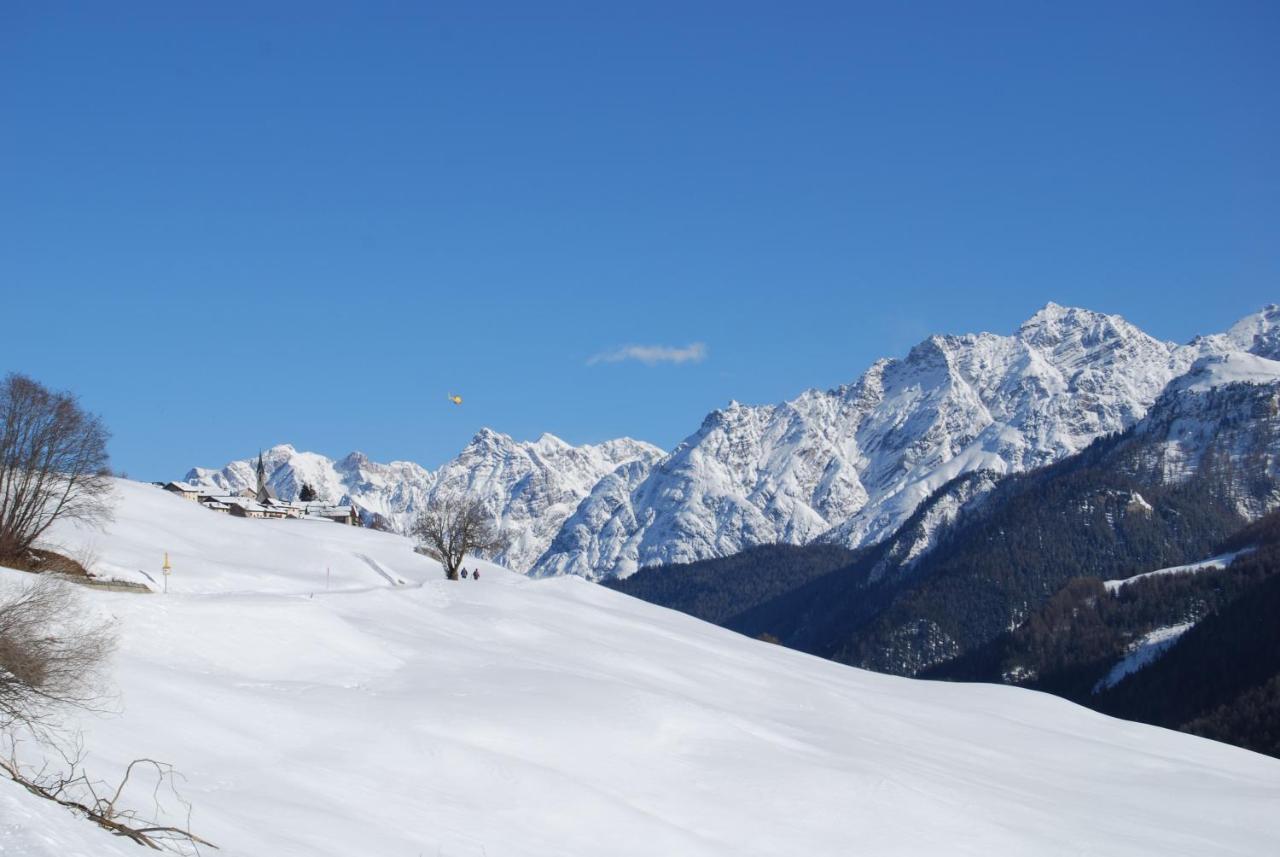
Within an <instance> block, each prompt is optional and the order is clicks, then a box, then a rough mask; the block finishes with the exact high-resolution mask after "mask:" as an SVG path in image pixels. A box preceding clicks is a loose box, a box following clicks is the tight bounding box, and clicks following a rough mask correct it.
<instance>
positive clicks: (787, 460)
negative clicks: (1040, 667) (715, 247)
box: [188, 304, 1280, 579]
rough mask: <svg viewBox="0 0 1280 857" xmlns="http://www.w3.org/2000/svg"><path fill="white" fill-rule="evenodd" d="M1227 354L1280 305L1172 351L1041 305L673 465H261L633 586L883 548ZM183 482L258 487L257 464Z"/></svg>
mask: <svg viewBox="0 0 1280 857" xmlns="http://www.w3.org/2000/svg"><path fill="white" fill-rule="evenodd" d="M1233 354H1252V355H1255V356H1256V357H1262V358H1272V359H1274V358H1278V357H1280V307H1277V306H1274V305H1273V306H1269V307H1267V308H1266V309H1264V310H1262V311H1261V312H1258V313H1255V314H1253V315H1251V316H1248V317H1246V318H1245V319H1242V320H1241V321H1240V322H1239V323H1237V324H1236V325H1234V326H1233V327H1232V328H1231V329H1230V330H1228V331H1226V332H1225V333H1218V334H1212V335H1207V336H1202V337H1198V338H1197V339H1196V340H1194V341H1193V342H1191V343H1189V344H1187V345H1178V344H1175V343H1171V342H1164V341H1161V340H1158V339H1155V338H1153V337H1151V336H1149V335H1147V334H1146V333H1144V332H1143V331H1141V330H1140V329H1138V328H1137V327H1135V326H1134V325H1132V324H1130V323H1128V322H1127V321H1125V320H1124V319H1123V318H1120V317H1119V316H1115V315H1104V314H1101V313H1096V312H1091V311H1088V310H1083V309H1072V308H1066V307H1061V306H1058V305H1056V304H1049V305H1047V306H1046V307H1045V308H1044V309H1042V310H1041V311H1039V312H1038V313H1036V314H1035V315H1034V316H1032V317H1031V318H1030V319H1028V320H1027V321H1026V322H1025V323H1024V324H1023V325H1022V326H1021V327H1020V328H1019V329H1018V330H1017V332H1015V333H1014V334H1013V335H1010V336H1001V335H996V334H991V333H980V334H969V335H963V336H932V337H929V338H928V339H927V340H925V341H924V342H922V343H921V344H920V345H918V346H916V347H915V348H913V349H912V350H911V352H910V353H909V354H908V355H907V356H906V357H905V358H902V359H884V360H880V361H877V362H876V363H875V364H874V365H873V366H872V367H871V368H870V369H869V370H867V372H866V373H865V374H864V375H863V376H862V377H861V378H860V379H858V380H857V381H856V382H855V383H852V384H850V385H847V386H843V387H839V388H836V389H833V390H827V391H820V390H808V391H806V392H804V393H802V394H801V395H800V396H798V397H796V398H795V399H792V400H791V401H787V402H783V403H781V404H776V405H763V406H749V405H742V404H739V403H737V402H732V403H730V405H729V406H728V407H726V408H724V409H722V410H717V411H714V412H712V413H711V414H709V415H708V416H707V418H706V419H705V420H704V421H703V423H702V425H701V427H700V428H699V429H698V430H697V431H696V432H694V433H693V434H692V435H690V436H689V437H688V438H686V439H685V440H684V441H683V442H682V443H681V444H680V445H679V446H677V447H676V449H675V450H674V451H672V452H671V453H670V454H667V455H665V456H664V455H663V454H662V453H661V451H660V450H658V449H657V448H656V447H653V446H651V445H648V444H644V443H641V442H639V441H633V440H619V441H611V442H609V443H605V444H600V445H598V446H584V447H573V446H570V445H568V444H565V443H564V442H562V441H560V440H559V439H557V438H553V437H551V436H549V435H544V436H543V438H541V439H540V440H538V441H536V442H532V443H520V442H517V441H514V440H513V439H511V438H510V437H507V436H505V435H501V434H497V433H495V432H491V431H488V430H485V431H482V432H481V433H480V434H478V435H477V436H476V437H475V438H474V439H473V440H472V441H471V443H470V444H468V446H467V447H466V449H464V450H463V452H462V454H461V455H460V456H459V457H458V458H457V459H455V460H454V461H451V462H449V463H448V464H446V465H444V466H443V467H442V468H441V469H440V470H438V471H435V472H434V473H433V472H430V471H427V470H425V469H423V468H421V467H419V466H417V465H414V464H410V463H406V462H395V463H392V464H388V465H380V464H375V463H373V462H369V461H368V460H367V459H365V458H364V457H363V456H359V455H356V454H353V455H351V456H348V457H347V458H345V459H342V460H341V461H339V462H332V461H330V460H329V459H325V458H323V457H322V456H316V455H314V454H311V453H299V452H296V451H295V450H293V448H292V447H288V446H282V447H274V448H273V449H272V450H271V451H270V452H269V453H268V456H267V460H268V469H269V470H270V471H271V472H272V477H271V481H272V485H273V487H274V488H275V489H276V490H277V492H278V493H280V494H281V495H282V496H293V495H294V494H295V493H296V491H297V490H298V489H299V488H300V487H301V482H302V481H307V482H310V483H311V484H312V485H313V486H314V487H316V488H317V490H318V491H319V492H320V493H321V496H322V497H323V498H324V499H328V500H333V501H336V500H338V499H340V498H341V497H344V496H345V497H350V498H351V499H352V500H353V501H355V502H356V503H357V504H358V505H360V506H361V507H362V508H364V509H367V510H370V511H374V512H378V513H379V514H382V515H385V516H387V517H389V518H391V519H392V520H394V521H396V522H398V523H401V524H403V523H404V522H406V521H407V520H408V518H410V517H411V516H412V514H413V513H414V512H415V511H416V510H418V509H420V508H421V507H422V505H423V503H425V502H428V501H429V500H430V498H431V497H432V496H433V493H434V492H438V491H445V490H449V491H452V490H457V489H459V488H466V489H467V490H470V491H473V492H475V493H477V494H478V495H479V496H480V497H481V498H482V499H483V500H484V502H485V503H486V505H488V506H489V508H490V509H491V510H492V511H493V512H494V514H495V516H497V517H498V518H500V520H501V521H502V523H503V524H504V526H507V527H509V528H510V529H512V530H513V532H514V533H515V534H516V536H517V542H516V545H515V546H514V547H513V548H512V549H511V551H509V552H508V553H507V554H506V555H504V556H502V557H499V558H498V559H499V560H501V561H503V562H505V563H507V564H508V565H509V566H510V567H511V568H514V569H517V570H520V571H529V572H531V573H533V574H534V575H537V576H552V575H558V574H577V575H581V576H584V577H588V578H593V579H594V578H601V577H610V576H626V575H628V574H630V573H632V572H634V571H635V570H636V569H638V568H640V567H641V566H643V565H649V564H656V563H670V562H689V561H693V560H698V559H705V558H709V557H715V556H724V555H728V554H732V553H735V552H737V551H739V550H742V549H743V548H746V547H750V546H753V545H757V544H763V543H770V542H786V543H792V544H800V543H805V542H809V541H813V540H817V539H822V540H826V541H831V542H836V543H839V544H844V545H848V546H851V547H856V546H860V545H864V544H869V543H872V542H876V541H880V540H882V539H884V538H886V537H888V536H889V535H891V534H893V533H894V532H895V531H896V530H897V529H898V528H899V527H900V526H901V525H902V524H903V523H904V522H905V521H906V520H907V519H908V518H909V517H910V516H911V514H912V512H914V511H915V509H916V508H917V507H918V506H919V505H920V503H921V502H922V501H923V500H925V499H926V498H928V497H929V496H930V495H931V494H932V493H933V492H934V491H936V490H937V489H938V488H939V487H940V486H942V485H944V484H946V483H947V482H949V481H950V480H952V479H954V478H955V477H956V476H959V475H962V474H965V473H970V472H974V471H978V470H983V471H990V472H992V473H995V474H1000V473H1009V472H1018V471H1022V470H1026V469H1029V468H1032V467H1037V466H1040V465H1043V464H1047V463H1050V462H1052V461H1055V460H1058V459H1060V458H1062V457H1064V456H1067V455H1070V454H1072V453H1074V452H1077V451H1079V450H1080V449H1082V448H1083V447H1085V446H1087V445H1088V444H1089V443H1090V442H1092V441H1093V440H1094V439H1096V438H1098V437H1099V436H1101V435H1104V434H1107V433H1110V432H1115V431H1119V430H1122V429H1126V428H1129V427H1130V426H1132V425H1134V424H1135V423H1136V422H1137V421H1138V420H1140V419H1141V418H1142V417H1143V416H1144V415H1145V414H1146V412H1147V410H1148V409H1149V408H1150V407H1151V405H1152V403H1153V402H1155V401H1156V399H1157V397H1158V396H1159V395H1160V393H1161V392H1162V391H1163V390H1164V389H1165V387H1166V386H1167V385H1168V384H1169V383H1170V382H1171V381H1173V380H1174V379H1177V378H1180V377H1182V376H1184V375H1186V373H1188V372H1189V371H1191V370H1192V367H1193V364H1195V365H1196V366H1198V367H1200V368H1201V369H1202V368H1203V366H1204V365H1205V364H1203V363H1200V364H1197V361H1198V360H1200V359H1201V358H1215V357H1224V356H1226V355H1233ZM1230 359H1233V360H1235V363H1236V365H1237V366H1238V364H1239V363H1240V360H1239V359H1237V358H1230ZM188 479H189V480H193V481H205V482H210V483H213V484H218V485H220V486H224V487H229V488H239V487H243V486H246V485H250V484H252V460H251V459H245V460H243V461H239V462H233V463H232V464H230V465H228V466H227V467H225V468H223V469H222V470H221V471H209V470H203V469H200V468H197V469H195V470H193V471H191V473H190V474H188Z"/></svg>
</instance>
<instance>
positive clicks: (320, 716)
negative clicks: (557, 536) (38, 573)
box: [0, 482, 1280, 857]
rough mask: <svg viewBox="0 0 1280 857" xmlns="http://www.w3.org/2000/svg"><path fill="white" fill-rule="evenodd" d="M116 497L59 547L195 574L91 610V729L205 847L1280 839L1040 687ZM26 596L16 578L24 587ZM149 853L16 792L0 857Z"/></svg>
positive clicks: (1105, 843)
mask: <svg viewBox="0 0 1280 857" xmlns="http://www.w3.org/2000/svg"><path fill="white" fill-rule="evenodd" d="M116 491H117V500H118V511H117V514H116V520H115V522H114V523H112V524H110V525H108V527H107V528H106V531H105V532H104V533H97V534H92V533H89V532H87V531H83V530H79V529H76V528H66V527H64V528H62V529H61V530H60V532H59V533H58V537H59V538H58V541H59V544H60V545H61V546H62V547H63V548H64V549H66V550H70V551H76V550H80V551H82V552H84V553H86V555H87V553H88V551H87V550H85V549H86V548H88V547H89V546H90V543H92V549H93V550H92V552H93V553H94V554H96V555H97V556H98V557H99V561H100V562H101V563H103V564H108V565H109V566H110V567H111V568H112V569H120V568H129V567H131V566H133V565H135V564H139V563H142V564H145V563H147V562H150V563H151V567H152V568H154V567H155V566H157V565H158V564H159V559H160V555H161V552H162V551H163V550H169V551H170V554H171V558H173V559H174V563H173V564H174V574H173V578H172V580H171V587H170V593H169V594H168V595H161V594H134V593H126V592H109V591H98V590H85V591H84V597H85V600H86V603H87V604H88V606H89V608H90V609H91V610H92V611H93V612H95V613H96V614H98V615H101V616H104V617H111V618H112V619H113V621H114V622H115V624H116V626H117V627H118V630H119V634H120V647H119V651H118V653H117V655H116V656H115V659H114V663H113V675H114V681H115V687H116V690H115V698H116V705H115V707H116V709H117V713H115V714H112V715H85V716H81V717H78V718H77V720H78V725H79V726H80V727H81V728H82V729H83V730H84V738H85V742H86V744H87V746H88V748H89V750H90V757H89V759H88V764H89V766H90V768H91V769H92V770H93V771H94V772H95V773H96V774H97V775H99V776H102V777H104V778H107V779H112V778H115V777H117V776H118V775H119V773H120V771H121V770H122V769H123V766H124V765H125V764H126V763H127V762H128V760H130V759H132V758H134V757H137V756H150V757H155V758H160V759H163V760H166V761H169V762H172V763H174V764H175V765H176V766H177V767H178V768H179V769H180V770H181V772H182V773H183V775H184V776H185V778H186V779H185V782H184V783H183V785H182V791H183V794H184V796H185V797H186V798H187V799H189V800H190V801H191V803H192V804H193V806H194V813H193V815H192V817H191V825H192V827H193V828H194V829H195V830H196V831H197V832H198V833H200V834H201V835H202V836H205V837H206V838H208V839H210V840H212V841H213V842H215V843H217V844H218V845H220V846H222V849H223V850H222V851H220V852H217V853H220V854H226V855H229V857H233V856H234V855H262V857H304V856H305V857H326V855H334V857H339V855H340V857H350V855H357V854H371V855H372V854H376V855H406V857H416V855H485V857H505V855H520V857H539V855H547V857H550V855H556V857H571V856H572V855H583V857H599V855H602V854H608V855H644V857H651V855H655V854H661V855H669V857H676V855H698V857H710V855H724V857H753V855H759V857H764V856H765V855H768V857H775V855H780V854H805V855H845V854H874V855H877V857H893V855H933V854H948V855H965V854H973V855H1010V857H1013V855H1017V857H1034V855H1079V854H1086V853H1087V854H1093V855H1126V857H1142V855H1152V857H1156V855H1158V856H1159V857H1173V855H1188V857H1190V855H1196V857H1201V855H1210V854H1220V855H1264V854H1271V853H1273V850H1274V846H1275V843H1276V842H1277V841H1280V814H1277V813H1276V812H1275V807H1276V805H1277V803H1278V802H1280V761H1277V760H1275V759H1271V758H1268V757H1264V756H1261V755H1258V754H1254V753H1250V752H1247V751H1245V750H1241V749H1238V748H1235V747H1230V746H1227V745H1223V744H1218V743H1214V742H1211V741H1207V740H1204V739H1200V738H1196V737H1193V736H1189V735H1184V734H1180V733H1176V732H1172V731H1167V730H1163V729H1158V728H1154V727H1150V726H1145V725H1140V724H1133V723H1127V722H1124V721H1120V720H1115V719H1112V718H1108V717H1105V716H1102V715H1099V714H1096V713H1094V712H1091V711H1089V710H1087V709H1084V708H1081V707H1079V706H1076V705H1072V704H1070V703H1068V702H1065V701H1063V700H1060V699H1056V698H1054V697H1051V696H1048V695H1044V694H1039V693H1035V692H1031V691H1026V690H1022V689H1018V688H1011V687H1004V686H997V685H977V684H974V685H963V684H953V683H946V682H936V683H935V682H924V681H916V680H911V679H904V678H897V677H892V676H884V675H877V674H874V673H869V672H864V671H861V670H856V669H852V668H849V667H845V666H841V665H838V664H835V663H831V662H828V661H823V660H820V659H817V658H813V657H810V656H807V655H804V654H801V653H798V652H794V651H790V650H788V649H785V648H781V647H779V646H774V645H770V644H767V643H762V642H758V641H755V640H750V639H747V638H745V637H742V636H739V635H736V634H734V633H732V632H729V631H726V630H724V629H721V628H718V627H715V626H713V625H709V624H706V623H703V622H700V621H698V620H696V619H693V618H692V617H689V616H685V615H683V614H680V613H677V612H674V611H668V610H665V609H662V608H658V607H655V606H653V605H650V604H647V603H644V602H641V601H638V600H634V599H631V598H628V597H627V596H624V595H621V594H619V593H616V592H613V591H611V590H608V589H605V588H603V587H599V586H596V585H593V584H591V583H588V582H586V581H583V580H580V579H578V578H576V577H564V578H556V579H550V580H535V579H530V578H527V577H524V576H521V575H517V574H514V573H510V572H505V571H503V570H501V569H497V568H491V567H486V568H485V570H484V574H483V576H482V578H481V580H479V581H458V582H448V581H445V580H442V579H440V574H439V569H438V567H437V566H435V564H434V563H432V562H430V561H429V560H426V559H424V558H423V557H420V556H418V555H416V554H414V553H413V552H412V551H411V550H410V548H409V545H408V543H407V542H406V541H405V540H403V539H401V538H399V537H397V536H392V535H386V534H380V533H374V532H369V531H365V530H360V529H357V528H350V527H343V526H340V525H337V524H330V523H314V522H306V521H260V520H244V519H232V518H226V517H221V516H218V515H215V514H212V513H209V512H206V511H204V510H201V509H198V508H197V507H196V506H195V505H194V504H192V503H190V502H189V501H184V500H182V499H179V498H177V497H174V496H170V495H168V494H166V493H164V492H163V491H161V490H160V489H158V488H154V487H152V486H147V485H139V484H136V483H128V482H118V483H117V484H116ZM308 545H309V547H308ZM359 556H368V557H371V558H374V559H375V560H376V561H377V563H378V564H379V565H381V566H382V567H384V568H385V570H386V571H387V572H388V574H389V575H390V576H391V577H393V578H395V579H403V580H405V581H407V582H408V583H407V585H391V584H389V583H388V581H387V580H386V579H384V578H383V576H382V575H380V574H376V573H374V572H373V571H372V570H370V569H369V567H368V565H367V564H365V563H364V561H363V560H356V559H349V557H359ZM322 559H323V560H324V561H325V562H329V563H332V564H333V565H334V574H335V577H336V578H337V584H336V585H335V586H334V587H333V588H332V589H331V590H330V591H327V592H326V591H324V590H323V589H321V588H319V586H318V581H319V577H318V568H317V566H318V564H319V562H320V560H322ZM340 559H341V560H342V562H341V563H340V562H339V560H340ZM240 563H245V564H244V565H243V566H241V565H240ZM362 565H363V566H364V568H363V569H362V568H361V566H362ZM339 569H340V571H339ZM27 580H29V578H28V577H27V576H26V575H23V574H20V573H18V572H9V571H0V587H4V588H9V587H14V586H18V585H22V584H23V583H25V582H26V581H27ZM149 797H150V792H149V790H148V789H146V788H145V786H143V787H142V788H141V791H140V792H139V793H138V794H136V795H134V799H135V800H136V801H138V802H143V801H145V802H146V803H145V805H147V806H149ZM166 806H168V807H169V808H170V809H172V810H174V811H175V813H176V810H177V807H176V806H175V805H173V804H172V802H169V803H168V804H166ZM167 818H168V820H170V821H183V822H185V816H184V815H181V814H180V813H176V814H175V815H173V816H168V817H167ZM139 853H141V852H140V851H139V850H138V849H137V848H136V847H134V846H131V845H126V844H122V843H120V841H119V840H116V839H113V838H111V837H110V836H108V835H107V834H105V833H102V832H101V831H98V830H96V829H95V828H93V827H91V826H90V825H89V824H87V823H86V822H84V821H82V820H78V819H75V818H73V817H72V816H71V815H69V814H63V813H62V811H61V810H59V809H58V808H56V807H53V806H52V805H50V804H47V803H44V802H41V801H39V800H38V799H36V798H34V797H33V796H31V795H29V794H27V793H25V792H22V791H21V790H19V789H17V788H16V787H15V786H13V785H12V784H10V783H3V782H0V854H4V855H8V854H15V855H17V854H21V855H24V857H55V855H56V857H68V855H103V857H116V855H120V854H139Z"/></svg>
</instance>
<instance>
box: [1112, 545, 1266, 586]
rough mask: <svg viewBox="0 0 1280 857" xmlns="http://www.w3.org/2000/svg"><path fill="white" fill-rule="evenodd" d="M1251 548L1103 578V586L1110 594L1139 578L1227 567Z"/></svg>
mask: <svg viewBox="0 0 1280 857" xmlns="http://www.w3.org/2000/svg"><path fill="white" fill-rule="evenodd" d="M1252 552H1253V548H1242V549H1241V550H1238V551H1231V552H1229V553H1224V554H1220V555H1218V556H1215V557H1210V558H1209V559H1202V560H1200V561H1199V562H1190V563H1187V564H1185V565H1173V566H1169V567H1168V568H1157V569H1156V570H1155V571H1147V572H1143V573H1142V574H1135V575H1134V576H1133V577H1124V578H1120V579H1119V580H1104V581H1103V582H1102V584H1103V586H1105V587H1106V588H1107V591H1108V592H1110V593H1111V594H1112V595H1114V594H1115V593H1117V592H1119V591H1120V590H1121V589H1123V588H1124V587H1125V586H1126V585H1128V584H1130V583H1136V582H1137V581H1139V580H1145V579H1147V578H1149V577H1159V576H1161V575H1165V574H1195V573H1196V572H1197V571H1210V570H1212V569H1218V568H1228V567H1229V566H1230V565H1231V563H1233V562H1235V560H1236V557H1238V556H1244V555H1246V554H1249V553H1252Z"/></svg>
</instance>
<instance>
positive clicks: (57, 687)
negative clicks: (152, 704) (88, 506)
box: [0, 577, 115, 730]
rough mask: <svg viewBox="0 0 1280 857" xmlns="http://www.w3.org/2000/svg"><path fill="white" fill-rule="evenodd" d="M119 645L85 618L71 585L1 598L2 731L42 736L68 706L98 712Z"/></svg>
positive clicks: (49, 582) (49, 584) (40, 586)
mask: <svg viewBox="0 0 1280 857" xmlns="http://www.w3.org/2000/svg"><path fill="white" fill-rule="evenodd" d="M114 645H115V638H114V635H113V634H112V633H111V631H110V629H109V628H108V627H107V626H106V625H105V624H94V623H93V622H91V621H89V620H88V619H86V618H85V616H84V614H83V611H82V609H81V605H80V600H79V598H78V596H77V593H76V592H75V590H74V589H73V588H72V586H71V585H70V584H67V583H64V582H62V581H59V580H56V579H54V578H49V577H41V578H37V579H36V580H35V582H34V583H32V584H30V585H29V586H27V587H25V588H24V589H21V590H18V591H16V592H12V593H9V594H7V595H4V596H0V729H7V728H9V727H12V726H14V725H22V726H26V727H28V728H30V729H33V730H38V729H40V728H41V727H43V726H46V725H48V724H49V723H50V721H51V718H52V717H54V716H55V715H56V713H57V711H58V709H60V708H62V707H64V706H74V707H81V708H92V707H94V706H95V704H96V703H98V702H99V701H100V700H101V699H102V696H101V694H100V692H99V691H98V686H99V677H100V673H101V669H102V667H103V666H104V664H105V661H106V659H107V656H108V655H109V654H110V653H111V651H112V649H113V647H114Z"/></svg>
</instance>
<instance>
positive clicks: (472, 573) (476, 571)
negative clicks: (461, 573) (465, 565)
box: [471, 568, 480, 580]
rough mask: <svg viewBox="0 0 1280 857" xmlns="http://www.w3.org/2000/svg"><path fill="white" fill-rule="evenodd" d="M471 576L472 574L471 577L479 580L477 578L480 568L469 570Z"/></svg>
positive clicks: (478, 577)
mask: <svg viewBox="0 0 1280 857" xmlns="http://www.w3.org/2000/svg"><path fill="white" fill-rule="evenodd" d="M471 576H472V577H474V578H475V579H476V580H479V579H480V569H478V568H477V569H476V570H475V571H473V572H471Z"/></svg>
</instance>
